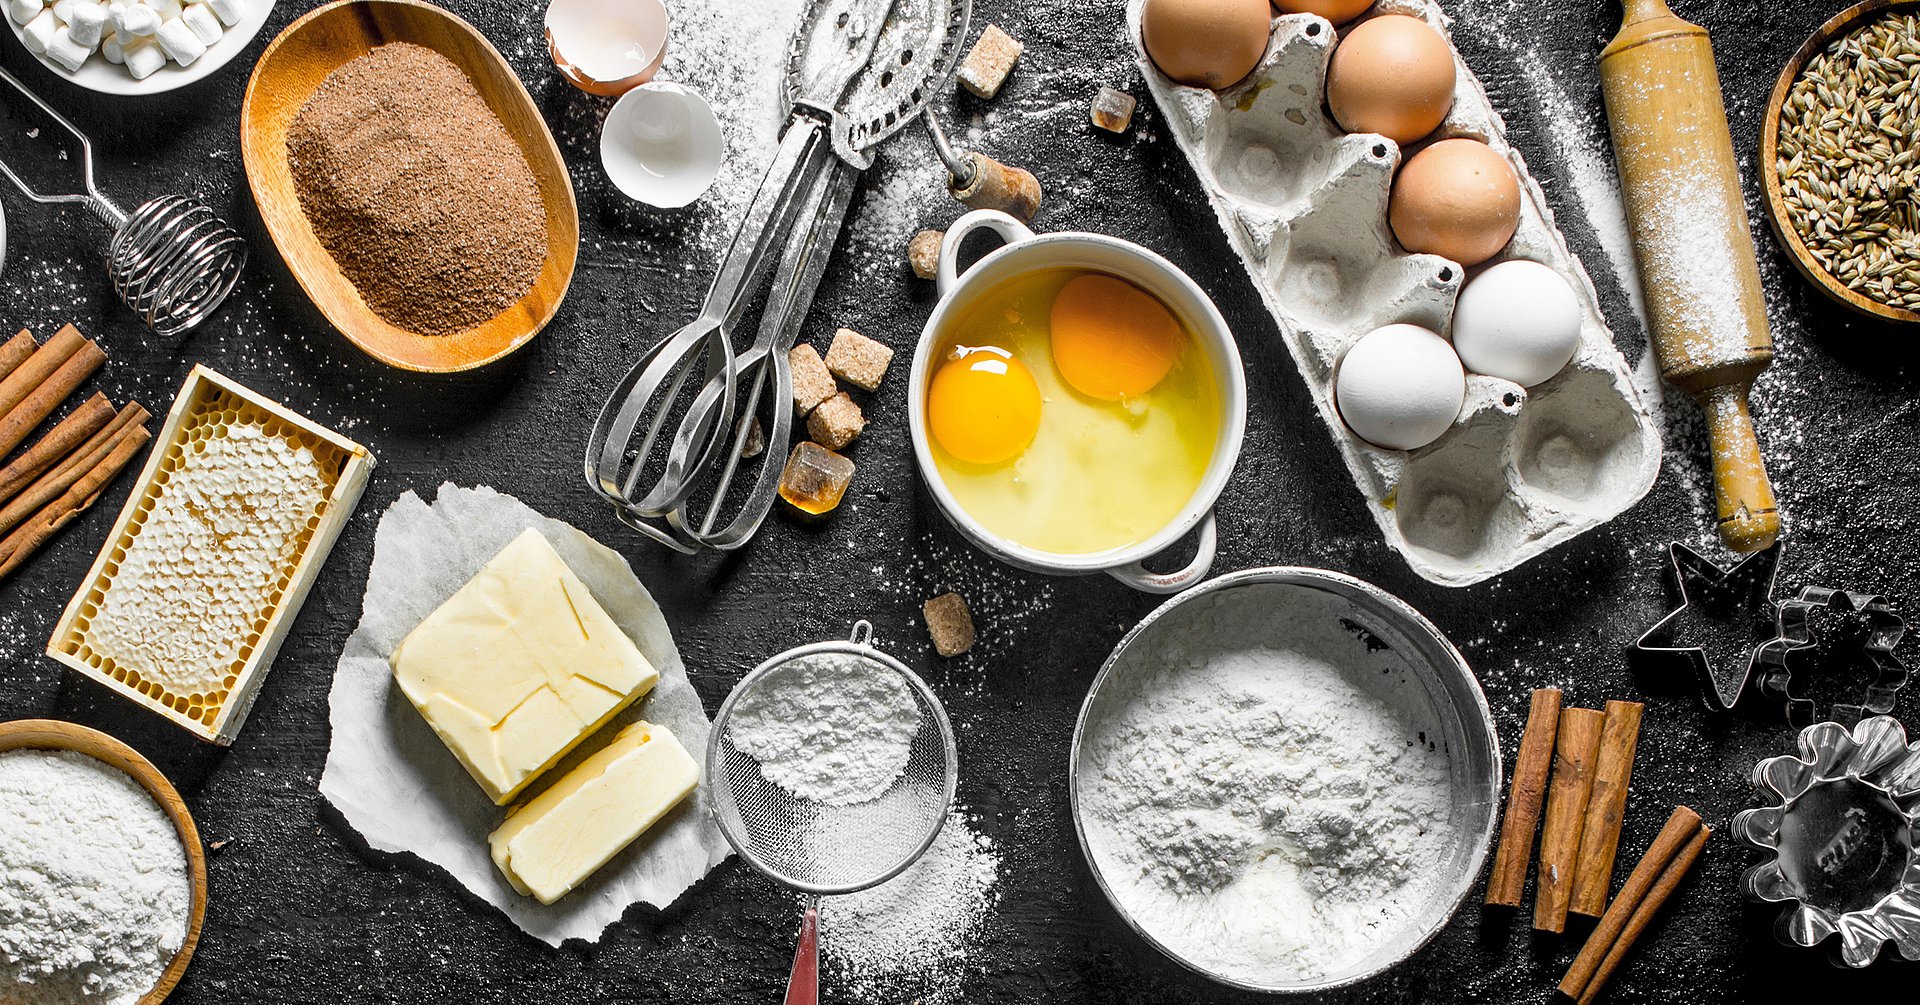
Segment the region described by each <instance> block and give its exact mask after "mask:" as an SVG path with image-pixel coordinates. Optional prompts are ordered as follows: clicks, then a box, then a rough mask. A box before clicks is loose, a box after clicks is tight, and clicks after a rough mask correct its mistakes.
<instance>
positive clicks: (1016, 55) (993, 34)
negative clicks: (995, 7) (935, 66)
mask: <svg viewBox="0 0 1920 1005" xmlns="http://www.w3.org/2000/svg"><path fill="white" fill-rule="evenodd" d="M1021 48H1022V46H1021V45H1020V43H1018V42H1016V41H1014V40H1013V36H1011V35H1009V34H1007V33H1006V32H1004V31H1001V30H1000V26H999V25H997V24H990V25H987V30H986V31H983V32H981V33H980V40H979V41H977V42H975V43H973V48H971V49H969V50H967V58H966V59H965V60H964V61H963V62H961V64H960V72H959V74H958V76H959V77H960V86H962V87H964V88H966V89H967V90H969V91H972V92H973V94H974V95H975V96H976V97H981V98H991V97H993V96H994V95H996V94H999V93H1000V85H1001V84H1004V83H1006V82H1007V74H1009V73H1012V72H1013V64H1014V63H1015V62H1017V61H1018V60H1019V59H1020V50H1021Z"/></svg>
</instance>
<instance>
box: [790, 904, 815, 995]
mask: <svg viewBox="0 0 1920 1005" xmlns="http://www.w3.org/2000/svg"><path fill="white" fill-rule="evenodd" d="M784 1002H785V1005H819V1002H820V903H819V901H817V900H816V901H813V902H811V903H809V904H807V913H806V914H805V915H804V916H803V917H801V919H800V945H799V946H798V947H797V948H795V949H794V951H793V974H792V975H791V976H789V977H788V978H787V997H786V998H785V999H784Z"/></svg>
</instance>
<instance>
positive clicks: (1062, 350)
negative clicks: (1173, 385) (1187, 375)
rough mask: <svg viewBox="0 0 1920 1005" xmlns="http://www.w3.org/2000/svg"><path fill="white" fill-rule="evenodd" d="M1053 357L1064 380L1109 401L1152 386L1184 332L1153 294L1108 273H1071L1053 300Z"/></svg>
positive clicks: (1182, 345) (1177, 355)
mask: <svg viewBox="0 0 1920 1005" xmlns="http://www.w3.org/2000/svg"><path fill="white" fill-rule="evenodd" d="M1052 339H1053V362H1054V364H1055V365H1057V366H1058V367H1059V368H1060V376H1062V377H1065V378H1066V380H1067V383H1069V384H1071V385H1073V388H1074V390H1076V391H1079V392H1080V393H1081V394H1084V395H1086V396H1088V397H1090V398H1099V399H1102V400H1105V401H1112V400H1114V399H1118V398H1132V397H1137V396H1139V395H1142V394H1145V393H1147V392H1148V391H1151V390H1153V388H1154V385H1156V384H1158V383H1160V381H1161V380H1162V379H1164V378H1165V377H1166V376H1167V371H1169V370H1171V369H1173V364H1174V361H1175V360H1177V359H1179V358H1180V351H1181V350H1182V349H1183V348H1185V345H1186V333H1185V332H1183V331H1181V329H1180V322H1179V321H1178V320H1177V319H1175V318H1174V316H1173V312H1172V311H1169V310H1167V306H1166V305H1165V304H1163V303H1161V302H1160V300H1159V298H1157V297H1155V296H1154V295H1153V294H1151V293H1148V292H1147V291H1145V290H1143V289H1141V288H1139V287H1138V286H1135V285H1133V284H1132V283H1129V282H1127V281H1126V280H1124V279H1115V278H1114V277H1112V276H1102V275H1084V276H1075V277H1074V278H1073V279H1070V280H1068V281H1067V285H1065V286H1063V287H1061V288H1060V295H1059V296H1057V297H1055V298H1054V301H1053V335H1052Z"/></svg>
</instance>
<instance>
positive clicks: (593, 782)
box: [487, 722, 700, 904]
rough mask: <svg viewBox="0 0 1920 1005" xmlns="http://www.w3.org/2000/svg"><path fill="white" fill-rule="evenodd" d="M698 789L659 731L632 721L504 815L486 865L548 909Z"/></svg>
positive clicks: (673, 744) (682, 754)
mask: <svg viewBox="0 0 1920 1005" xmlns="http://www.w3.org/2000/svg"><path fill="white" fill-rule="evenodd" d="M699 783H700V767H699V765H697V764H695V763H694V762H693V758H692V757H690V756H688V755H687V751H686V748H685V747H682V746H680V741H679V740H676V739H674V738H673V734H672V733H669V732H667V729H666V727H665V726H656V725H654V724H653V723H650V722H636V723H634V724H633V725H631V726H628V727H627V728H626V729H623V730H621V731H620V735H619V736H618V737H615V738H614V741H613V742H612V743H609V744H607V746H606V747H605V748H603V749H601V750H598V751H596V752H595V753H594V755H593V756H592V757H589V758H587V759H586V760H584V761H581V762H580V765H579V766H578V767H576V768H574V769H573V770H572V771H569V772H567V775H566V777H565V778H562V779H560V780H559V781H557V782H555V783H553V785H552V786H550V787H549V788H548V789H547V791H545V792H542V793H540V794H539V795H538V796H535V797H534V798H533V799H532V800H530V801H529V802H528V803H527V804H526V805H524V806H521V807H518V808H516V809H515V810H514V811H513V812H512V813H510V814H508V816H507V819H506V821H505V822H504V823H502V824H501V825H500V827H499V829H497V830H495V831H494V832H493V833H492V834H491V835H489V836H488V837H487V845H488V847H490V848H491V849H492V850H493V864H494V865H496V866H499V867H500V873H501V875H504V876H506V877H507V882H509V883H512V884H513V888H514V889H515V890H518V891H520V893H521V894H523V895H526V896H530V897H537V898H539V900H540V903H542V904H551V903H553V902H554V901H556V900H559V899H560V898H561V897H563V896H565V895H566V893H567V891H569V890H571V889H573V888H574V887H576V886H579V885H580V884H581V883H582V882H583V881H585V880H586V878H587V877H588V876H591V875H593V874H594V872H595V871H596V870H598V869H599V868H600V867H601V866H603V865H606V864H607V862H608V861H609V860H610V859H612V858H613V857H614V856H615V855H618V854H619V853H620V849H622V848H625V847H626V846H627V845H629V844H632V843H633V840H634V839H635V838H637V837H639V836H640V835H641V834H644V833H646V830H647V828H649V827H651V826H653V825H654V823H655V822H656V821H658V820H659V819H660V818H661V817H662V816H665V815H666V812H667V811H668V810H670V809H673V808H674V807H675V806H677V805H679V803H680V800H682V799H685V798H687V796H688V795H689V794H690V793H692V792H693V790H694V787H695V786H697V785H698V784H699Z"/></svg>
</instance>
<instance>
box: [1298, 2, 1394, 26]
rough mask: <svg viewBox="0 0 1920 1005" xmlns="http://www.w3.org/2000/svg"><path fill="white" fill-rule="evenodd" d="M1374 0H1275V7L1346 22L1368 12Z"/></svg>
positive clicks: (1341, 22)
mask: <svg viewBox="0 0 1920 1005" xmlns="http://www.w3.org/2000/svg"><path fill="white" fill-rule="evenodd" d="M1372 6H1373V0H1273V9H1274V10H1277V11H1279V12H1280V13H1282V14H1318V15H1320V16H1321V17H1324V18H1326V19H1327V20H1329V21H1332V22H1333V23H1334V24H1344V23H1346V22H1348V21H1351V20H1353V19H1354V18H1356V17H1359V16H1360V15H1362V14H1365V13H1366V12H1367V8H1369V7H1372Z"/></svg>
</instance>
